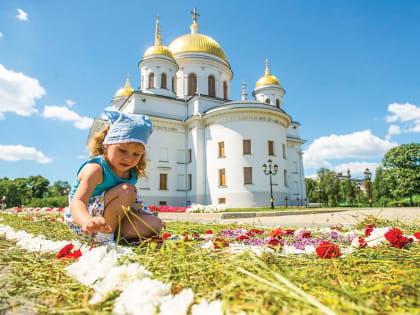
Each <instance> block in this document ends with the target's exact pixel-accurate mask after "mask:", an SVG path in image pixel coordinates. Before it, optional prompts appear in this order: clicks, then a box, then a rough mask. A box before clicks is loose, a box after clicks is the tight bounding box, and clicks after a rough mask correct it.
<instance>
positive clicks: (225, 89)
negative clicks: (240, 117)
mask: <svg viewBox="0 0 420 315" xmlns="http://www.w3.org/2000/svg"><path fill="white" fill-rule="evenodd" d="M223 98H224V99H225V100H227V99H228V95H227V83H226V81H223Z"/></svg>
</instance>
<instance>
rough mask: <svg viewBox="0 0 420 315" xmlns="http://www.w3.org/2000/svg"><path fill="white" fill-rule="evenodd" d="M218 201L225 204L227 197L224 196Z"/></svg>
mask: <svg viewBox="0 0 420 315" xmlns="http://www.w3.org/2000/svg"><path fill="white" fill-rule="evenodd" d="M217 201H218V202H219V204H224V203H226V198H225V197H222V198H219V199H217Z"/></svg>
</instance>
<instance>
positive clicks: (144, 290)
mask: <svg viewBox="0 0 420 315" xmlns="http://www.w3.org/2000/svg"><path fill="white" fill-rule="evenodd" d="M170 290H171V284H170V283H168V284H165V283H163V282H161V281H159V280H152V279H150V278H144V279H142V280H134V281H133V282H132V283H131V284H129V285H128V286H126V287H125V288H124V290H123V292H122V293H121V294H120V296H119V297H118V298H117V299H116V301H115V305H114V309H113V312H114V313H116V314H121V315H122V314H132V315H136V314H142V315H148V314H155V312H156V307H157V306H159V305H160V304H161V300H162V297H164V296H166V295H168V294H169V292H170Z"/></svg>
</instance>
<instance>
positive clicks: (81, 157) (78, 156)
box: [76, 154, 89, 159]
mask: <svg viewBox="0 0 420 315" xmlns="http://www.w3.org/2000/svg"><path fill="white" fill-rule="evenodd" d="M76 157H77V158H78V159H87V158H88V157H89V156H87V155H83V154H79V155H76Z"/></svg>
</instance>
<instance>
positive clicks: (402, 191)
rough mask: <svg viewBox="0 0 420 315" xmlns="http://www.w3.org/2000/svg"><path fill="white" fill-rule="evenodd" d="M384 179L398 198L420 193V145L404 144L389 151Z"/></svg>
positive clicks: (385, 157)
mask: <svg viewBox="0 0 420 315" xmlns="http://www.w3.org/2000/svg"><path fill="white" fill-rule="evenodd" d="M382 165H383V167H384V177H385V178H386V180H387V182H388V184H389V185H390V188H391V193H392V194H393V195H394V196H396V197H402V196H409V197H410V205H411V206H413V195H414V194H418V193H420V144H418V143H410V144H402V145H400V146H398V147H395V148H392V149H391V150H389V151H388V152H387V153H386V154H385V156H384V158H383V160H382Z"/></svg>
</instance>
